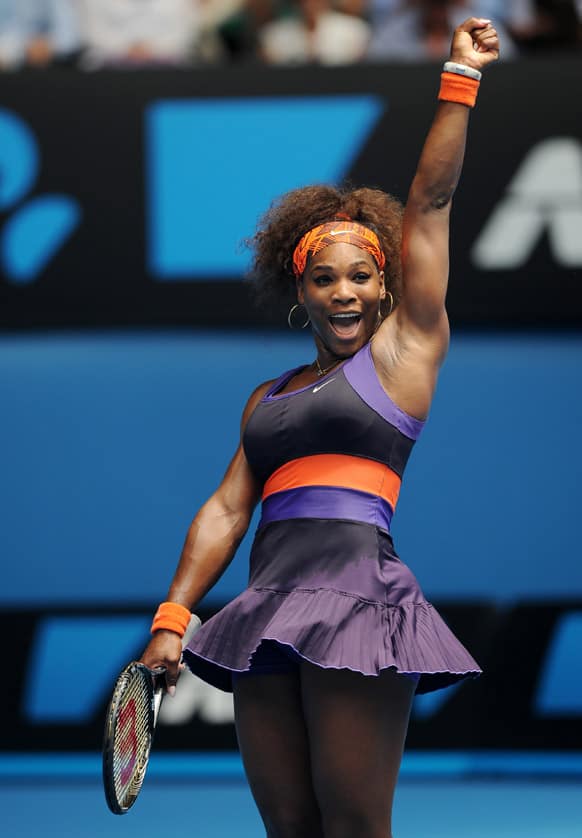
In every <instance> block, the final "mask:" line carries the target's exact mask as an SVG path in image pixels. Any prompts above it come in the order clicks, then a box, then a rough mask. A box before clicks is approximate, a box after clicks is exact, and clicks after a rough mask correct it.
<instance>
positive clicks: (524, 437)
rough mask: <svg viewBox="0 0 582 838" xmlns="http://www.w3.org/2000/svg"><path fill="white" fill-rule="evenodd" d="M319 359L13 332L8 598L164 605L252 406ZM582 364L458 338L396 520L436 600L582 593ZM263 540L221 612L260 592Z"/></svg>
mask: <svg viewBox="0 0 582 838" xmlns="http://www.w3.org/2000/svg"><path fill="white" fill-rule="evenodd" d="M312 358H313V350H312V346H311V342H310V339H309V337H308V336H306V335H304V334H300V335H295V334H291V333H289V334H287V333H275V332H256V333H242V332H241V333H238V334H237V333H233V332H224V333H221V332H216V331H214V332H212V331H208V332H205V331H191V332H176V331H164V332H152V331H149V332H107V333H93V334H87V333H85V334H72V333H71V334H61V335H54V334H53V335H42V334H40V335H39V334H37V335H18V336H6V335H5V336H3V337H2V338H0V390H1V392H2V394H3V398H2V410H1V413H0V428H1V432H2V441H3V444H2V455H1V470H0V504H1V509H2V522H3V523H2V527H1V528H0V555H1V556H2V567H3V570H2V584H1V586H0V604H2V605H15V604H18V605H22V606H29V605H31V604H38V605H53V604H63V605H69V604H89V603H94V604H99V605H118V604H119V605H126V604H136V605H137V604H139V605H142V604H149V603H156V602H158V601H159V600H160V599H161V598H163V596H164V595H165V592H166V589H167V587H168V584H169V581H170V579H171V575H172V572H173V569H174V566H175V563H176V561H177V557H178V555H179V551H180V548H181V545H182V541H183V538H184V536H185V533H186V530H187V528H188V525H189V522H190V520H191V518H192V516H193V514H194V513H195V512H196V510H197V508H198V506H199V505H200V504H201V503H202V502H203V501H204V500H205V498H206V497H207V495H208V494H209V493H210V492H211V491H212V490H213V489H214V488H215V487H216V486H217V485H218V483H219V481H220V479H221V477H222V474H223V473H224V470H225V468H226V466H227V464H228V461H229V459H230V456H231V455H232V453H233V452H234V449H235V447H236V445H237V441H238V434H239V420H240V415H241V412H242V409H243V407H244V404H245V401H246V399H247V397H248V395H249V394H250V392H251V391H252V389H253V388H254V387H255V386H256V384H257V383H259V382H260V381H262V380H265V379H268V378H272V377H274V376H276V375H277V374H278V373H279V372H280V371H281V370H283V369H286V368H288V367H291V366H295V365H297V364H299V363H302V362H309V361H311V360H312ZM581 368H582V338H581V337H580V336H579V335H574V334H543V335H542V334H538V335H531V336H528V335H517V334H482V335H478V334H457V335H455V336H454V337H453V341H452V347H451V351H450V355H449V357H448V359H447V362H446V364H445V367H444V369H443V372H442V375H441V379H440V384H439V388H438V391H437V395H436V398H435V402H434V405H433V410H432V414H431V417H430V421H429V423H428V425H427V428H426V430H425V432H424V434H423V436H422V437H421V440H420V442H419V443H418V445H417V447H416V450H415V451H414V453H413V456H412V459H411V462H410V465H409V470H408V472H407V475H406V479H405V481H404V486H403V490H402V493H401V499H400V503H399V507H398V511H397V514H396V518H395V523H394V534H395V539H396V546H397V549H398V551H399V553H400V554H401V556H402V558H403V559H404V561H406V562H407V564H409V565H410V566H411V568H412V569H413V570H414V572H415V573H416V575H417V576H418V578H419V579H420V581H421V584H422V585H423V587H424V589H425V591H426V593H427V594H428V595H429V596H431V597H434V598H439V599H454V598H465V597H476V598H479V599H492V600H495V601H512V600H514V599H518V598H526V597H527V598H531V597H535V598H537V597H540V598H548V599H556V598H572V597H576V596H580V595H582V563H581V562H580V561H579V549H578V510H579V500H580V491H579V482H580V478H581V476H582V449H581V446H580V445H579V442H578V440H579V429H580V427H581V425H582V394H581V390H580V387H579V385H578V384H577V382H579V378H580V369H581ZM252 529H253V527H251V531H252ZM249 543H250V533H249V535H248V536H247V538H246V539H245V542H244V543H243V545H242V547H241V549H240V550H239V553H238V555H237V557H236V558H235V560H234V562H233V564H232V565H231V567H230V568H229V569H228V571H227V572H226V574H225V576H224V577H223V578H222V580H221V581H220V582H219V583H218V585H216V587H215V588H214V590H213V591H212V592H211V594H210V595H209V597H208V599H207V601H208V602H209V603H217V602H222V601H224V600H225V599H227V598H229V597H231V596H232V595H233V594H235V593H237V592H238V591H239V590H240V588H241V587H242V586H243V585H244V584H245V580H246V571H247V556H248V548H249Z"/></svg>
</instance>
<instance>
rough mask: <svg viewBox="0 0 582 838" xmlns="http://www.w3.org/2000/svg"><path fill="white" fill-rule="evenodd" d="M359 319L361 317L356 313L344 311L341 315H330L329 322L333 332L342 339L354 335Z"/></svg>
mask: <svg viewBox="0 0 582 838" xmlns="http://www.w3.org/2000/svg"><path fill="white" fill-rule="evenodd" d="M361 319H362V315H361V314H360V313H359V312H357V311H344V312H342V313H341V314H330V316H329V322H330V323H331V325H332V328H333V330H334V332H335V333H336V334H337V335H339V336H340V337H344V338H349V337H352V336H353V335H355V334H356V332H357V331H358V324H359V322H360V320H361Z"/></svg>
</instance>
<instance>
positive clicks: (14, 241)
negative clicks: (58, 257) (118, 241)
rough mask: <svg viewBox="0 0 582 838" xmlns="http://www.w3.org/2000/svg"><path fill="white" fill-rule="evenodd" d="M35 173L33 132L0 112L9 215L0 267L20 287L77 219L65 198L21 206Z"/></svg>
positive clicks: (1, 189)
mask: <svg viewBox="0 0 582 838" xmlns="http://www.w3.org/2000/svg"><path fill="white" fill-rule="evenodd" d="M39 168H40V160H39V151H38V145H37V142H36V140H35V137H34V135H33V133H32V131H31V130H30V128H29V127H28V126H27V125H26V123H25V122H23V120H22V119H20V117H18V116H16V115H15V114H13V113H11V112H10V111H7V110H4V109H2V108H0V212H5V211H7V210H12V213H11V215H10V216H9V218H8V220H7V221H6V222H5V223H4V225H3V227H2V229H1V230H0V266H1V268H2V272H3V274H4V275H5V276H6V278H7V279H8V280H9V281H10V282H13V283H15V284H19V285H24V284H27V283H30V282H34V280H36V279H38V277H39V276H40V275H41V273H42V271H43V270H44V269H45V268H46V267H47V265H48V264H49V262H50V261H51V259H52V258H53V256H54V255H55V253H57V252H58V250H59V249H60V248H61V247H62V246H63V244H64V243H65V241H66V240H67V239H68V238H69V237H70V235H71V234H72V232H73V231H74V230H75V229H76V228H77V226H78V225H79V222H80V218H81V210H80V207H79V204H78V202H77V201H75V200H74V199H73V198H71V197H69V196H68V195H60V194H45V195H38V196H36V197H33V198H30V199H29V200H27V201H26V202H24V203H23V202H22V199H23V198H25V197H26V195H27V194H28V193H29V192H30V190H31V189H32V188H33V186H34V183H35V181H36V178H37V176H38V172H39Z"/></svg>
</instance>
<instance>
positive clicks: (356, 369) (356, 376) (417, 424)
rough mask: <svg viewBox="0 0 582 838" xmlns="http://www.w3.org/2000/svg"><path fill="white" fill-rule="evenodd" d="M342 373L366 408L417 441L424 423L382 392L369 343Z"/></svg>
mask: <svg viewBox="0 0 582 838" xmlns="http://www.w3.org/2000/svg"><path fill="white" fill-rule="evenodd" d="M343 371H344V375H345V377H346V378H347V380H348V383H349V384H350V386H351V387H352V388H353V389H354V390H355V391H356V393H357V394H358V395H359V396H360V398H361V399H363V400H364V401H365V402H366V404H367V405H368V407H371V408H372V410H375V411H376V413H379V414H380V416H382V418H383V419H386V421H387V422H390V423H391V424H392V425H394V426H395V427H396V428H398V430H399V431H400V432H401V433H403V434H404V436H407V437H408V438H409V439H415V440H416V439H418V437H419V436H420V432H421V431H422V429H423V428H424V425H425V423H424V422H423V421H421V420H420V419H415V418H414V416H409V414H408V413H405V412H404V411H403V410H402V409H401V408H400V407H398V405H396V404H394V402H393V401H392V399H391V398H390V396H389V395H388V393H387V392H386V391H385V390H384V388H383V387H382V385H381V384H380V381H379V380H378V374H377V373H376V368H375V367H374V360H373V358H372V347H371V346H370V344H369V343H368V344H366V346H364V347H362V349H360V351H359V352H356V354H355V355H354V356H353V358H350V360H349V361H348V362H347V363H346V364H344V367H343Z"/></svg>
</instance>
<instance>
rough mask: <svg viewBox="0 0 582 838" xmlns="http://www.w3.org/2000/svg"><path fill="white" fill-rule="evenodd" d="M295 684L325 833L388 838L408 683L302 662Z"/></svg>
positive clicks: (336, 837)
mask: <svg viewBox="0 0 582 838" xmlns="http://www.w3.org/2000/svg"><path fill="white" fill-rule="evenodd" d="M301 682H302V694H303V707H304V713H305V718H306V722H307V728H308V735H309V743H310V750H311V769H312V774H313V786H314V789H315V794H316V797H317V801H318V804H319V808H320V811H321V815H322V821H323V831H324V835H325V838H354V836H356V835H357V836H358V838H391V836H392V802H393V799H394V790H395V787H396V780H397V777H398V771H399V768H400V762H401V759H402V751H403V749H404V740H405V738H406V730H407V727H408V719H409V716H410V709H411V706H412V697H413V694H414V690H415V683H414V681H413V680H412V679H410V678H407V677H405V676H402V675H396V674H395V673H394V672H391V671H386V672H383V673H382V674H381V675H379V676H378V677H369V676H365V675H360V674H359V673H356V672H350V671H347V670H324V669H320V668H318V667H315V666H311V665H309V664H305V665H303V666H302V668H301Z"/></svg>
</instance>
